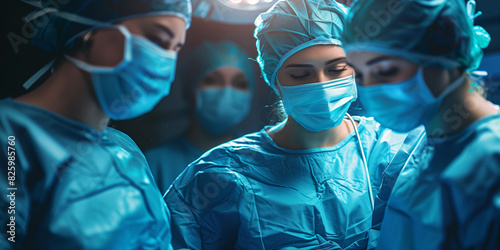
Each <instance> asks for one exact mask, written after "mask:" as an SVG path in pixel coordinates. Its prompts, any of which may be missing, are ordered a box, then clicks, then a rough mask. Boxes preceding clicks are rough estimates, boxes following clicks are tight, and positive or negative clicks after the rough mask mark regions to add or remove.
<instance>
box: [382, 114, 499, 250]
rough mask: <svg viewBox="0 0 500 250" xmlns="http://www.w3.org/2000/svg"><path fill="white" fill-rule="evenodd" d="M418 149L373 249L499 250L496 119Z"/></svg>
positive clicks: (430, 140) (395, 192)
mask: <svg viewBox="0 0 500 250" xmlns="http://www.w3.org/2000/svg"><path fill="white" fill-rule="evenodd" d="M423 145H424V146H422V147H419V148H418V150H419V151H420V153H417V154H416V155H419V157H418V158H415V159H414V158H413V157H412V158H411V159H410V161H409V163H408V165H407V166H406V167H405V168H404V170H403V171H402V173H401V175H400V176H399V177H398V180H397V182H396V184H395V186H394V190H393V193H392V194H391V197H390V199H389V202H388V205H387V210H386V214H385V218H384V221H383V222H382V228H381V231H380V238H379V243H378V249H381V250H391V249H394V250H396V249H397V250H399V249H408V250H413V249H428V250H434V249H500V115H494V116H489V117H486V118H483V119H481V120H479V121H476V122H475V123H473V124H471V125H470V126H468V127H467V128H466V129H465V130H463V131H461V132H460V133H459V134H456V135H454V136H451V137H448V138H445V139H433V138H427V142H426V143H425V144H423Z"/></svg>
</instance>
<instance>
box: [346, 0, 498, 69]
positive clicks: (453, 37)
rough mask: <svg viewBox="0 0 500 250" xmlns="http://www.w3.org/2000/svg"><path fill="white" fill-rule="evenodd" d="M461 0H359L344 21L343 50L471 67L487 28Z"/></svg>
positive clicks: (427, 63) (478, 59)
mask: <svg viewBox="0 0 500 250" xmlns="http://www.w3.org/2000/svg"><path fill="white" fill-rule="evenodd" d="M468 4H469V5H470V4H473V5H474V7H473V8H470V6H469V7H468V8H466V5H465V2H464V0H432V1H430V0H389V1H388V0H358V1H357V2H356V4H355V5H354V6H353V7H352V9H351V10H350V13H349V16H348V17H347V20H346V22H345V25H344V27H345V28H344V34H343V37H342V42H343V43H344V49H345V50H346V52H351V51H371V52H376V53H381V54H388V55H392V56H398V57H402V58H405V59H407V60H410V61H412V62H414V63H416V64H419V65H423V66H434V67H440V68H444V69H450V68H455V67H463V68H464V69H466V70H468V71H470V70H474V69H476V68H477V67H478V66H479V64H480V62H481V59H482V57H483V52H482V48H485V47H487V46H488V44H489V41H490V36H489V34H488V33H487V32H486V31H485V30H484V29H483V28H481V27H479V26H476V27H474V26H473V16H474V13H473V12H474V11H475V2H474V1H469V3H468Z"/></svg>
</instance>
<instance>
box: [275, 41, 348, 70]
mask: <svg viewBox="0 0 500 250" xmlns="http://www.w3.org/2000/svg"><path fill="white" fill-rule="evenodd" d="M339 57H345V52H344V49H343V48H342V47H340V46H337V45H315V46H311V47H309V48H306V49H303V50H301V51H299V52H297V53H295V54H293V55H292V56H290V57H289V58H288V59H287V60H286V61H285V63H284V64H283V66H285V67H286V66H287V65H290V64H303V63H314V62H325V61H329V60H332V59H335V58H339Z"/></svg>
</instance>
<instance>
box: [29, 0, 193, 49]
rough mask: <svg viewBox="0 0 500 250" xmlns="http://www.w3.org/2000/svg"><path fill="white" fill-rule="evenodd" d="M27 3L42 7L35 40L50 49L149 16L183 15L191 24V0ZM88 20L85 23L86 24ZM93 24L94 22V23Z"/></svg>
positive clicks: (37, 13) (50, 0)
mask: <svg viewBox="0 0 500 250" xmlns="http://www.w3.org/2000/svg"><path fill="white" fill-rule="evenodd" d="M24 2H27V3H30V4H33V5H35V6H38V7H40V8H42V10H39V11H35V12H34V13H32V14H31V15H30V16H38V17H37V18H35V19H33V20H32V21H30V23H31V24H32V25H33V26H32V27H34V28H35V30H36V33H35V34H34V37H33V38H32V39H31V42H32V43H33V44H34V45H35V46H37V47H40V48H42V49H45V50H48V51H61V50H64V49H68V48H71V47H72V45H73V40H74V39H75V38H76V37H78V36H79V35H80V34H82V33H83V32H86V31H88V30H90V29H93V28H96V27H98V26H99V25H100V24H111V23H114V22H117V21H121V20H125V19H130V18H134V17H140V16H146V15H169V16H177V17H179V18H182V19H183V20H184V21H185V22H186V29H187V28H189V25H190V23H191V3H190V1H189V0H58V1H55V0H42V1H32V0H24ZM82 20H85V21H86V22H85V21H84V22H85V24H84V23H82ZM91 23H93V24H91Z"/></svg>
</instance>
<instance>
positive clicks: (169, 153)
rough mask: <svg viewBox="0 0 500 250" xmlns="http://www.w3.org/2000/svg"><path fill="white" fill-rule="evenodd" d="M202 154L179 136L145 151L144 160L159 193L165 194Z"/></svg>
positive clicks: (183, 137) (184, 138)
mask: <svg viewBox="0 0 500 250" xmlns="http://www.w3.org/2000/svg"><path fill="white" fill-rule="evenodd" d="M203 153H204V151H203V150H200V149H198V148H196V147H195V146H193V145H192V144H191V143H190V142H189V141H188V140H187V138H186V137H185V136H179V137H177V138H174V139H172V140H170V141H167V142H166V143H163V144H161V145H159V146H156V147H154V148H152V149H150V150H148V151H146V153H145V155H146V159H147V160H148V163H149V166H150V167H151V172H153V176H154V178H155V181H156V184H157V185H158V188H159V189H160V192H161V193H162V194H163V193H165V192H166V191H167V189H168V187H170V185H171V184H172V182H174V180H175V178H177V176H178V175H179V174H180V173H182V171H184V169H186V167H187V166H188V165H189V163H191V162H193V161H194V160H196V159H198V157H200V156H201V155H202V154H203Z"/></svg>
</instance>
